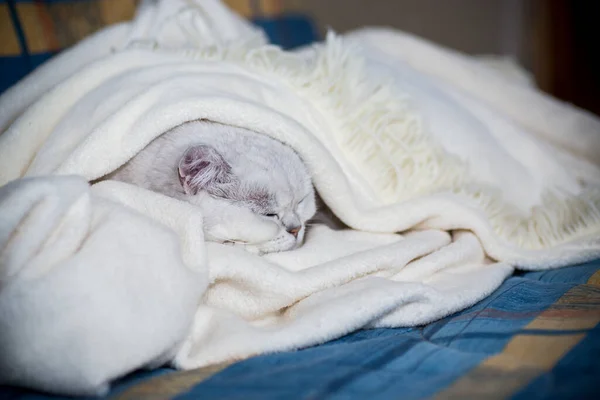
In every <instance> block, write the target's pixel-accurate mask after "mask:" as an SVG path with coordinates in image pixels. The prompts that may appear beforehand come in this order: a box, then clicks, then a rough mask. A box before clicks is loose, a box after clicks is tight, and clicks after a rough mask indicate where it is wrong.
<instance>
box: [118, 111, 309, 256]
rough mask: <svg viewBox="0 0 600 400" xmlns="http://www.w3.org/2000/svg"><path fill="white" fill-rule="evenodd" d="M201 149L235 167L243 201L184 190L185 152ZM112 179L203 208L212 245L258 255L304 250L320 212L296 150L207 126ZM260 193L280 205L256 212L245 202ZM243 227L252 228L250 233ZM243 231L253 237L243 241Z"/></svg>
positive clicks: (161, 146) (179, 135)
mask: <svg viewBox="0 0 600 400" xmlns="http://www.w3.org/2000/svg"><path fill="white" fill-rule="evenodd" d="M198 144H206V145H210V146H212V147H213V148H214V149H216V151H217V152H218V153H220V154H221V155H222V156H223V158H224V159H225V161H226V162H227V163H229V165H230V166H231V168H232V175H233V176H234V177H235V178H236V180H237V184H236V186H238V187H235V188H233V190H235V191H236V194H237V195H239V197H240V198H238V199H234V198H227V197H216V196H212V195H211V194H210V193H208V192H206V191H204V190H203V191H200V192H199V193H197V194H189V193H186V192H185V191H184V190H183V188H182V185H181V183H180V181H179V179H178V176H177V166H178V164H179V162H180V159H181V158H182V156H183V154H184V152H185V151H186V150H187V149H189V148H190V147H192V146H194V145H198ZM110 178H111V179H116V180H120V181H124V182H129V183H132V184H134V185H138V186H140V187H143V188H146V189H150V190H154V191H156V192H159V193H162V194H165V195H167V196H170V197H174V198H176V199H179V200H183V201H187V202H189V203H191V204H194V205H196V206H198V207H199V209H200V210H201V211H202V214H203V215H204V226H203V229H204V233H205V235H206V238H207V240H211V241H216V242H219V243H232V244H236V245H241V246H243V247H245V248H246V249H247V250H249V251H252V252H258V253H271V252H277V251H284V250H291V249H294V248H296V247H298V246H299V245H300V244H301V243H302V240H303V238H304V233H305V230H306V222H307V221H308V220H309V219H310V218H311V217H312V216H313V215H314V214H315V211H316V208H315V193H314V189H313V186H312V184H311V180H310V175H309V174H308V171H307V169H306V167H305V166H304V164H303V163H302V160H300V157H298V155H297V154H296V153H295V152H294V151H293V150H292V149H290V148H289V147H287V146H285V145H283V144H282V143H280V142H277V141H276V140H274V139H271V138H269V137H267V136H265V135H260V134H257V133H255V132H252V131H249V130H247V129H243V128H238V127H233V126H227V125H223V124H217V123H212V122H207V121H193V122H188V123H185V124H182V125H180V126H178V127H176V128H174V129H172V130H171V131H169V132H166V133H165V134H163V135H162V136H160V137H159V138H157V139H156V140H154V141H153V142H152V143H151V144H150V145H148V146H147V147H146V148H145V149H144V150H142V151H141V152H140V153H138V154H137V155H136V156H135V157H133V158H132V159H131V160H130V161H129V162H128V163H127V164H125V165H124V166H123V167H122V168H120V169H119V170H118V171H116V172H115V173H114V174H111V175H110ZM256 188H261V189H265V190H266V191H267V193H268V194H270V195H271V196H272V198H273V200H274V204H271V205H269V208H267V209H262V210H261V209H258V210H256V209H255V210H252V209H250V208H249V207H248V205H247V203H246V202H245V197H248V196H252V191H253V190H255V189H256ZM226 195H227V193H225V196H226ZM259 206H260V205H259ZM266 214H276V215H277V216H275V217H268V216H266ZM240 225H249V229H248V228H245V229H244V228H242V227H240ZM286 225H287V226H300V231H299V232H298V234H297V236H294V235H292V234H290V233H288V232H287V231H286ZM240 232H248V233H249V235H244V236H241V235H240Z"/></svg>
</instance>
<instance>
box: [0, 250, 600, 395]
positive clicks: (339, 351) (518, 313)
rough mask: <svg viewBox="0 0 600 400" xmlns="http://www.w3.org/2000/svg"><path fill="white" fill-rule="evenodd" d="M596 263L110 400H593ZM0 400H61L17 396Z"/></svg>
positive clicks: (598, 311)
mask: <svg viewBox="0 0 600 400" xmlns="http://www.w3.org/2000/svg"><path fill="white" fill-rule="evenodd" d="M599 271H600V260H597V261H594V262H590V263H587V264H583V265H578V266H572V267H568V268H563V269H558V270H552V271H544V272H531V273H517V274H515V275H514V276H512V277H511V278H509V279H508V280H507V281H506V282H505V283H504V284H503V285H502V286H501V287H500V288H499V289H498V290H496V292H494V293H493V294H492V295H491V296H489V297H488V298H486V299H485V300H483V301H481V302H480V303H478V304H476V305H475V306H473V307H471V308H469V309H467V310H464V311H463V312H460V313H458V314H455V315H452V316H450V317H447V318H444V319H442V320H440V321H437V322H434V323H432V324H429V325H427V326H423V327H418V328H411V329H374V330H364V331H359V332H356V333H353V334H351V335H348V336H345V337H343V338H341V339H338V340H335V341H332V342H329V343H326V344H323V345H320V346H315V347H311V348H307V349H303V350H299V351H291V352H284V353H279V354H271V355H264V356H260V357H254V358H251V359H248V360H245V361H241V362H238V363H235V364H233V365H229V366H217V367H213V368H205V369H199V370H194V371H181V372H174V371H172V370H170V369H166V368H163V369H160V370H156V371H151V372H138V373H136V374H133V375H131V376H129V377H126V378H124V379H122V380H121V381H120V382H118V383H117V385H115V387H114V388H113V391H112V392H111V393H110V396H108V397H109V398H115V399H140V400H144V399H147V400H150V399H166V398H173V399H178V400H184V399H206V400H208V399H224V398H226V399H248V400H250V399H260V400H268V399H322V398H327V399H351V398H352V399H353V398H356V399H365V398H368V399H370V400H376V399H391V398H403V399H422V398H442V399H447V398H458V399H466V398H473V397H476V398H479V397H493V398H515V399H555V398H556V399H564V398H577V399H585V398H600V385H598V384H597V379H598V378H600V358H599V356H600V325H598V322H599V321H600V272H599ZM0 398H2V399H4V398H8V399H19V400H34V399H36V400H41V399H44V400H46V399H50V398H54V399H58V397H47V396H43V395H41V394H36V393H33V392H28V391H23V390H20V389H14V388H4V389H3V390H0Z"/></svg>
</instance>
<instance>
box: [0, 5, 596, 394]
mask: <svg viewBox="0 0 600 400" xmlns="http://www.w3.org/2000/svg"><path fill="white" fill-rule="evenodd" d="M200 118H206V119H210V120H214V121H218V122H221V123H226V124H231V125H238V126H243V127H245V128H248V129H252V130H255V131H257V132H261V133H264V134H266V135H270V136H272V137H274V138H276V139H278V140H281V141H282V142H284V143H286V144H288V145H289V146H291V147H292V148H294V149H295V150H296V151H297V152H298V153H299V154H300V156H301V157H302V158H303V160H304V161H305V162H306V164H307V166H308V168H309V170H310V172H311V174H312V177H313V181H314V184H315V187H316V188H317V190H318V191H319V193H320V195H321V197H322V198H323V199H324V201H325V202H326V203H327V204H328V206H329V207H330V208H331V209H332V211H333V212H334V213H335V214H336V215H337V216H338V217H339V218H340V219H342V220H343V221H344V222H345V223H346V224H347V225H349V226H350V227H352V228H353V229H352V230H347V231H333V230H330V229H329V228H327V227H324V226H315V227H313V228H312V229H311V230H310V231H309V232H308V234H307V239H306V243H305V245H304V246H303V247H302V248H300V249H298V250H295V251H292V252H287V253H279V254H271V255H267V256H264V257H259V256H255V255H252V254H249V253H246V252H243V251H242V250H240V249H237V248H231V247H228V246H223V245H219V244H216V243H204V240H203V234H202V215H200V213H199V212H198V210H197V209H195V208H194V207H193V206H191V205H188V204H184V203H181V202H179V201H176V200H174V199H170V198H166V197H164V196H162V195H159V194H156V193H152V192H148V191H145V190H143V189H140V188H136V187H132V186H130V185H126V184H123V183H120V182H113V181H103V180H102V177H103V176H105V175H107V174H108V173H110V172H112V171H114V170H115V169H116V168H118V167H119V166H120V165H122V164H123V163H125V162H126V161H127V160H128V159H129V158H131V157H132V156H133V155H135V154H136V152H138V151H139V150H141V149H142V148H143V147H144V146H146V145H147V144H148V143H149V142H150V141H152V140H153V139H154V138H156V137H157V136H159V135H160V134H162V133H164V132H165V131H167V130H169V129H170V128H172V127H175V126H177V125H179V124H181V123H183V122H185V121H190V120H195V119H200ZM0 131H2V132H3V133H2V135H1V136H0V185H2V187H1V188H0V221H1V225H0V243H1V246H0V249H1V253H0V263H1V264H0V279H1V280H0V282H1V285H2V286H0V332H2V333H1V337H0V353H1V354H3V357H2V359H0V383H9V384H18V385H26V386H31V387H34V388H38V389H44V390H48V391H53V392H61V393H70V394H89V393H102V392H103V391H105V390H106V389H107V387H108V386H107V385H108V383H109V382H110V381H111V380H112V379H114V378H116V377H119V376H121V375H123V374H125V373H127V372H129V371H132V370H134V369H136V368H139V367H144V366H146V367H148V366H155V365H160V364H161V363H164V362H166V361H169V362H171V363H172V364H173V365H175V366H176V367H179V368H194V367H200V366H206V365H210V364H214V363H219V362H223V361H230V360H232V359H241V358H245V357H248V356H250V355H254V354H259V353H264V352H272V351H278V350H284V349H293V348H298V347H302V346H307V345H310V344H314V343H319V342H323V341H326V340H329V339H332V338H336V337H339V336H341V335H343V334H346V333H348V332H350V331H353V330H356V329H360V328H365V327H396V326H414V325H419V324H424V323H427V322H431V321H434V320H436V319H439V318H441V317H443V316H446V315H448V314H450V313H453V312H456V311H458V310H461V309H463V308H465V307H468V306H469V305H472V304H474V303H475V302H477V301H479V300H481V299H482V298H484V297H485V296H487V295H488V294H490V293H491V292H492V291H493V290H494V289H496V288H497V287H498V286H499V285H500V284H501V283H502V281H503V280H504V279H505V278H506V277H507V276H508V275H509V274H510V273H511V272H512V270H513V268H514V267H520V268H523V269H547V268H552V267H559V266H563V265H567V264H569V263H573V262H578V261H585V260H590V259H592V258H595V257H598V256H599V255H600V235H599V232H600V212H599V204H600V196H599V194H598V188H599V187H600V183H599V181H600V169H599V167H598V165H597V162H598V158H597V157H598V154H600V136H598V132H600V121H599V120H598V119H597V118H596V117H594V116H593V115H591V114H588V113H586V112H584V111H581V110H578V109H575V108H573V107H571V106H568V105H565V104H562V103H559V102H557V101H555V100H553V99H549V98H548V97H546V96H545V95H543V94H541V93H540V92H538V91H536V90H535V89H534V88H532V87H531V86H530V85H527V84H523V83H521V82H520V81H518V80H512V79H510V78H509V77H507V76H506V75H504V74H502V73H501V72H498V70H497V69H492V68H489V67H487V66H486V65H485V64H483V63H481V62H480V61H476V60H474V59H471V58H469V57H467V56H464V55H459V54H454V53H452V52H449V51H448V50H445V49H440V48H437V47H435V46H433V45H431V44H428V43H425V42H423V41H421V40H418V39H416V38H413V37H410V36H408V35H405V34H402V33H400V32H393V31H386V30H364V31H359V32H354V33H351V34H349V35H347V36H346V37H341V38H340V37H336V36H335V35H333V34H331V35H329V37H328V39H327V41H326V42H325V43H323V44H320V45H317V46H315V47H312V48H308V49H303V50H301V51H298V52H295V53H287V52H284V51H282V50H280V49H278V48H274V47H272V46H269V45H268V44H266V43H265V40H264V36H263V35H262V34H261V32H258V31H256V30H255V29H254V28H253V27H251V26H250V25H249V24H247V23H246V22H244V21H243V20H242V19H240V18H239V17H238V16H236V15H234V14H232V13H230V12H229V11H228V10H227V9H226V8H225V7H223V6H222V5H221V4H220V3H219V2H218V1H214V0H195V1H175V0H173V1H166V0H164V1H146V2H143V3H142V5H141V6H140V9H139V11H138V14H137V16H136V18H135V19H134V20H133V21H132V22H131V23H128V24H123V25H118V26H114V27H112V28H109V29H107V30H104V31H102V32H100V33H98V34H96V35H95V36H93V37H91V38H89V39H87V40H85V41H84V42H82V43H81V44H79V45H77V46H75V47H74V48H72V49H70V50H69V51H67V52H65V53H63V54H61V55H60V56H58V57H56V58H55V59H53V60H52V61H50V62H49V63H47V64H46V65H44V66H43V67H41V68H40V69H38V70H37V71H35V72H34V73H33V74H31V75H30V76H29V77H27V78H26V79H25V80H23V81H22V82H20V83H19V84H17V85H16V86H15V87H13V88H12V89H11V90H9V91H8V92H7V93H6V94H5V95H3V96H2V97H1V98H0ZM88 182H90V183H91V185H90V184H89V183H88ZM244 229H258V228H257V227H243V228H242V229H241V231H240V232H235V235H236V237H240V236H241V237H240V239H243V235H244V232H243V230H244ZM395 232H402V234H396V233H395Z"/></svg>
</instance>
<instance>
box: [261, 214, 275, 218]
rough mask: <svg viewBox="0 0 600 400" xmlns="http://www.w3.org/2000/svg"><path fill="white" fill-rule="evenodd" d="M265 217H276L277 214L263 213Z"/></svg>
mask: <svg viewBox="0 0 600 400" xmlns="http://www.w3.org/2000/svg"><path fill="white" fill-rule="evenodd" d="M263 215H264V216H265V217H269V218H277V214H263Z"/></svg>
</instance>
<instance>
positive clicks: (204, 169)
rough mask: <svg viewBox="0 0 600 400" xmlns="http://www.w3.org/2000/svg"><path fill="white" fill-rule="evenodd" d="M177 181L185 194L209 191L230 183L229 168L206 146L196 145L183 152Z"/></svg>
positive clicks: (217, 154) (216, 153) (219, 155)
mask: <svg viewBox="0 0 600 400" xmlns="http://www.w3.org/2000/svg"><path fill="white" fill-rule="evenodd" d="M178 172H179V181H180V182H181V186H183V190H184V191H185V193H187V194H196V193H198V192H199V191H200V190H207V191H210V190H211V189H214V188H216V187H217V186H218V185H221V184H226V183H229V182H231V181H232V174H231V166H230V165H229V164H228V163H227V161H225V159H223V156H221V154H220V153H219V152H218V151H217V150H216V149H215V148H214V147H211V146H208V145H197V146H193V147H190V148H189V149H187V150H186V151H185V153H184V154H183V156H182V157H181V159H180V160H179V167H178Z"/></svg>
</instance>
